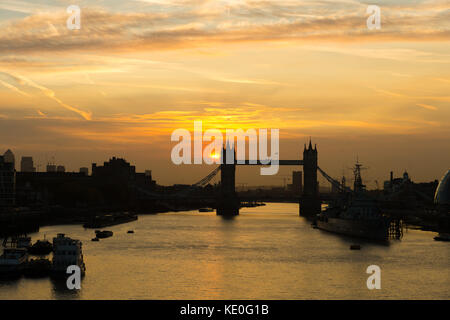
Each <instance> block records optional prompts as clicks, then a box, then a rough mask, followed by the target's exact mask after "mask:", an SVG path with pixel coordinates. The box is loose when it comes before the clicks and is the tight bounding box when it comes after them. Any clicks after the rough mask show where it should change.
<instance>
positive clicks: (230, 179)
mask: <svg viewBox="0 0 450 320" xmlns="http://www.w3.org/2000/svg"><path fill="white" fill-rule="evenodd" d="M227 155H228V161H227ZM231 159H232V162H231V161H230V160H231ZM227 162H231V163H227ZM235 177H236V153H235V150H234V149H233V148H231V146H229V145H228V144H227V145H226V147H225V148H223V149H222V158H221V165H220V181H221V182H220V195H219V198H218V200H217V210H216V212H217V215H220V216H236V215H238V214H239V207H240V203H239V199H238V197H237V194H236V190H235V186H236V181H235Z"/></svg>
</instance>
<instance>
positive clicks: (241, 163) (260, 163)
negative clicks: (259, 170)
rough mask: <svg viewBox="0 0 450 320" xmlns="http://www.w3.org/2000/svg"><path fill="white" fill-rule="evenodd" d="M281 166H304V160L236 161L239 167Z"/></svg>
mask: <svg viewBox="0 0 450 320" xmlns="http://www.w3.org/2000/svg"><path fill="white" fill-rule="evenodd" d="M270 164H272V165H276V164H278V165H279V166H302V165H303V160H272V161H271V160H266V161H263V160H236V165H238V166H252V165H253V166H268V165H270Z"/></svg>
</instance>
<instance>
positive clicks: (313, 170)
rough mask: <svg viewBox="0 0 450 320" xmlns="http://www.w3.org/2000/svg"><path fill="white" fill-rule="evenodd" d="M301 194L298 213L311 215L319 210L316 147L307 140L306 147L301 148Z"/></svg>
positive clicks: (304, 215)
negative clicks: (302, 181) (302, 180)
mask: <svg viewBox="0 0 450 320" xmlns="http://www.w3.org/2000/svg"><path fill="white" fill-rule="evenodd" d="M303 176H304V183H303V195H302V198H301V199H300V203H299V204H300V209H299V214H300V216H303V217H313V216H315V215H316V214H318V213H320V211H321V203H320V199H319V184H318V182H317V147H316V146H314V149H313V147H312V144H311V140H310V141H309V146H308V149H306V144H305V149H304V150H303Z"/></svg>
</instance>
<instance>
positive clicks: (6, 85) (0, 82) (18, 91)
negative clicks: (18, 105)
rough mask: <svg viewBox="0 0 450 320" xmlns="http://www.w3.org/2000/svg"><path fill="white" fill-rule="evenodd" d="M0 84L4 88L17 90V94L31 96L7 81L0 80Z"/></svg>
mask: <svg viewBox="0 0 450 320" xmlns="http://www.w3.org/2000/svg"><path fill="white" fill-rule="evenodd" d="M0 84H2V85H3V86H5V87H6V88H8V89H11V90H12V91H14V92H17V93H18V94H21V95H23V96H25V97H31V96H30V95H29V94H28V93H26V92H23V91H22V90H20V89H19V88H17V87H15V86H13V85H12V84H9V83H7V82H4V81H2V80H0Z"/></svg>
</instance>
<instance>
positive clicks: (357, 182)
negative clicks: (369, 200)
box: [353, 158, 366, 193]
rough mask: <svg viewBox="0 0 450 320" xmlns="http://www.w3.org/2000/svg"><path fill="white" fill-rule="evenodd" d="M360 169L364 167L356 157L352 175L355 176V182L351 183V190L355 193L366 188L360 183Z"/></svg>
mask: <svg viewBox="0 0 450 320" xmlns="http://www.w3.org/2000/svg"><path fill="white" fill-rule="evenodd" d="M362 169H366V168H364V167H363V166H362V164H361V163H359V161H358V158H357V159H356V164H355V166H354V167H353V175H354V178H355V182H354V184H353V191H354V192H355V193H360V192H363V191H364V190H365V188H366V186H365V185H364V184H363V183H362V178H361V170H362Z"/></svg>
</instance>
